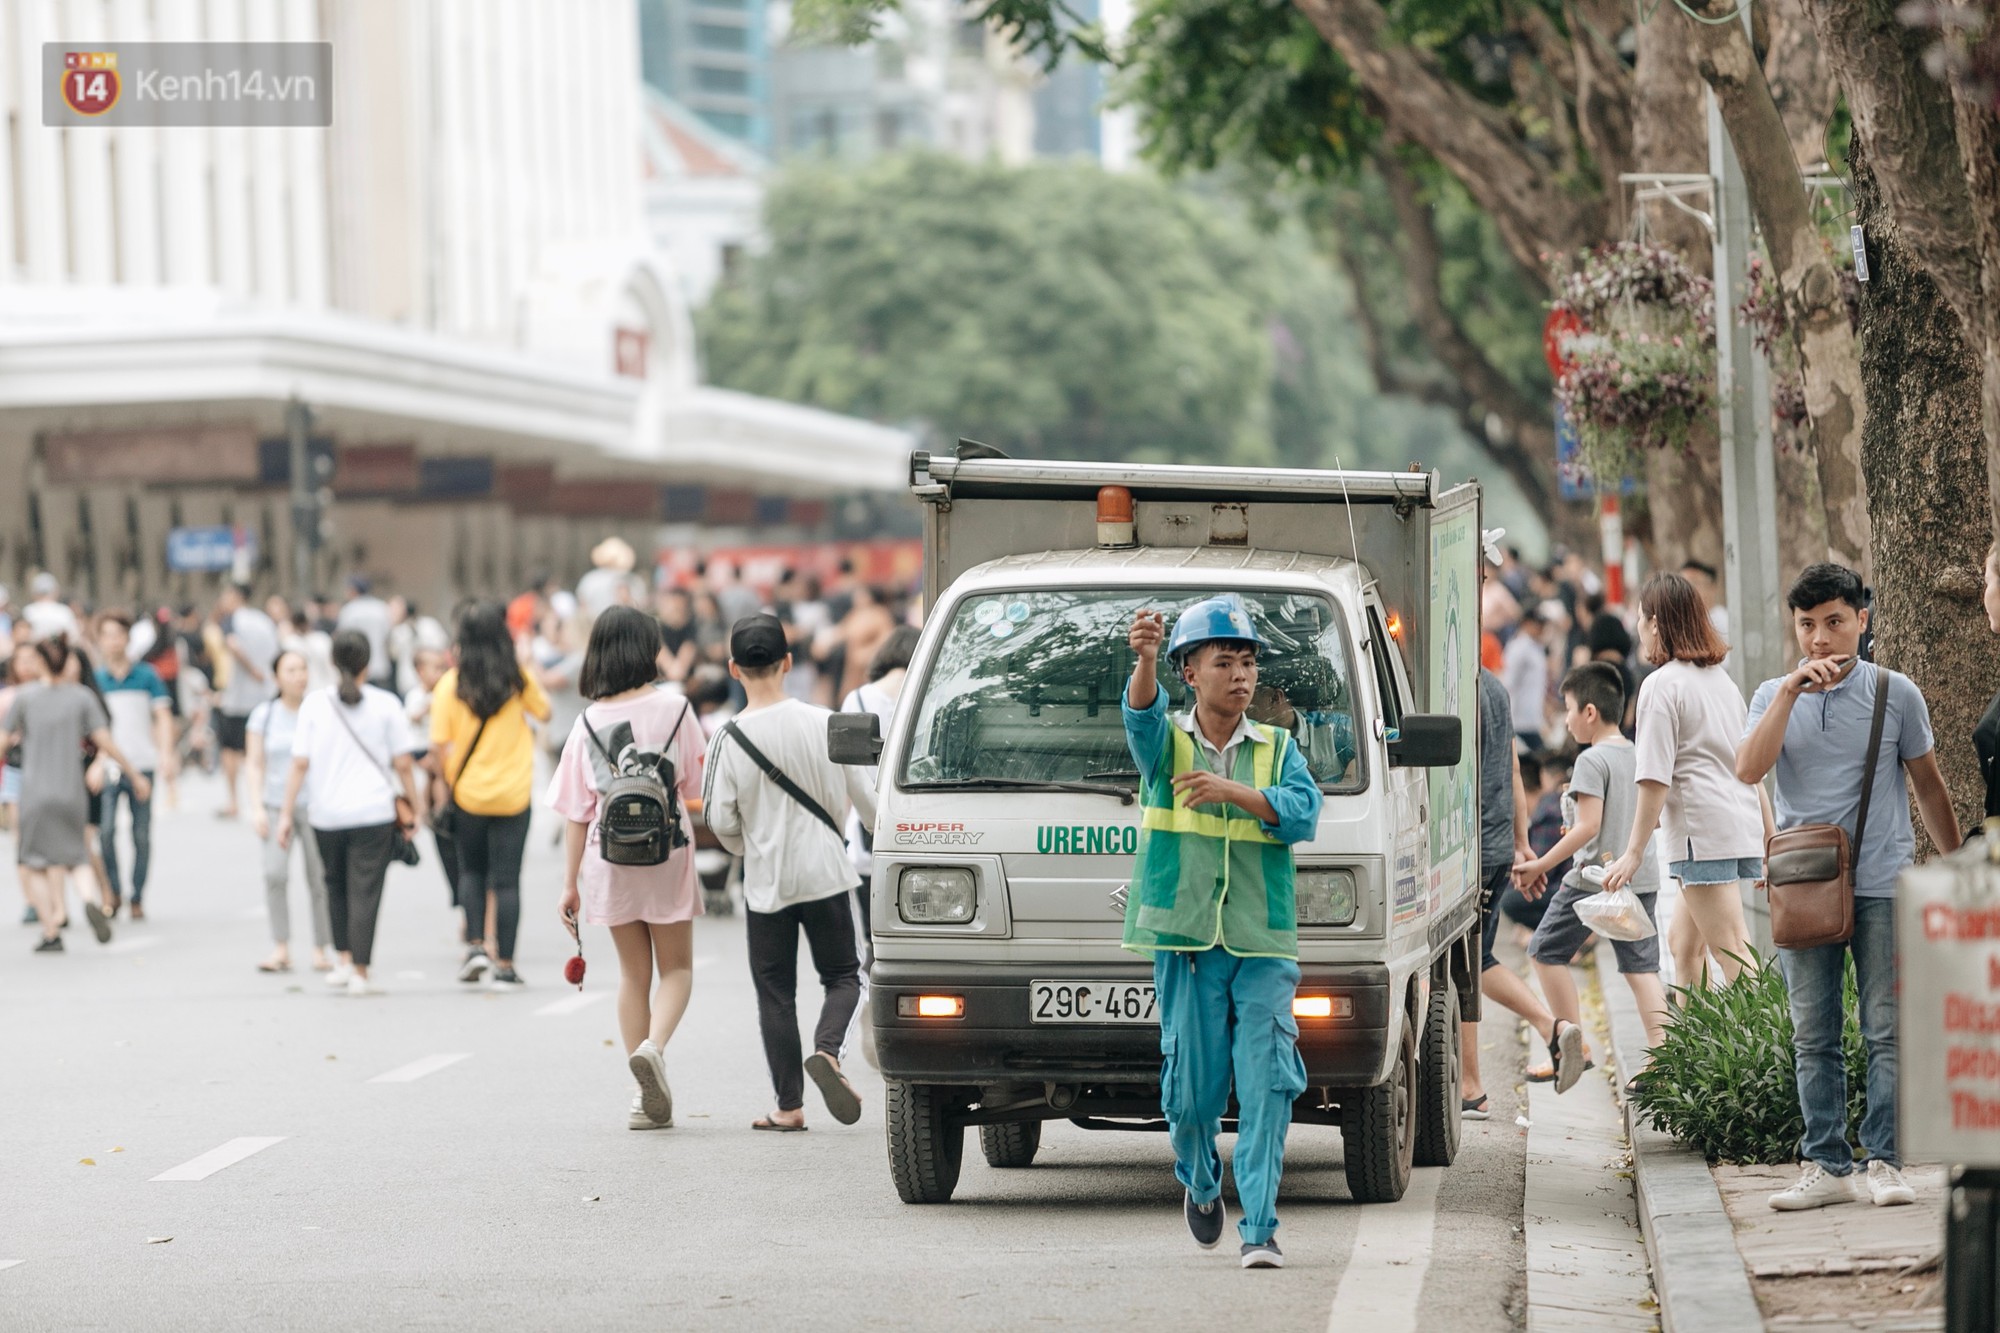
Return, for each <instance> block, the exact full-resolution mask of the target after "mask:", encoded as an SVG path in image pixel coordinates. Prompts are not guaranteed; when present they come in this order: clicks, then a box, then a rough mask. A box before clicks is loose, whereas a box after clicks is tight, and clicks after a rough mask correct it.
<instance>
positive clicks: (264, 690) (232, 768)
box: [215, 583, 278, 819]
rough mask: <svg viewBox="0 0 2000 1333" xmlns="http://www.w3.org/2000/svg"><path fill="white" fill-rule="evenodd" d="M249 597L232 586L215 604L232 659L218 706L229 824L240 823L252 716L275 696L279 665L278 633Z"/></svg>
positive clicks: (244, 590) (217, 727)
mask: <svg viewBox="0 0 2000 1333" xmlns="http://www.w3.org/2000/svg"><path fill="white" fill-rule="evenodd" d="M248 594H249V589H247V588H245V587H244V586H243V585H242V584H240V583H232V584H229V585H228V586H226V587H224V588H223V590H222V595H221V596H220V597H218V598H217V599H216V602H215V622H216V626H217V628H219V629H220V630H221V631H222V642H223V645H224V647H226V648H227V649H228V651H229V659H230V660H229V672H228V675H227V677H226V678H225V679H224V682H223V686H222V690H221V692H220V694H219V695H218V696H217V697H216V701H215V737H216V740H217V741H218V742H219V743H220V744H221V746H222V783H223V790H224V792H225V793H226V799H227V800H228V804H227V805H225V806H223V808H222V809H221V810H220V811H218V812H217V813H218V814H219V815H220V816H221V817H222V818H224V819H234V818H236V813H237V804H236V775H237V773H238V772H240V771H241V769H242V767H243V755H244V752H245V750H246V749H247V748H248V741H247V736H248V729H249V726H250V713H251V711H252V710H253V709H255V708H256V707H257V705H258V704H261V703H263V702H264V701H265V700H266V699H268V698H270V697H271V695H272V694H273V693H274V692H275V687H274V686H273V685H272V683H271V664H272V663H274V662H276V661H277V660H278V627H277V626H276V625H274V624H272V623H271V617H269V616H267V615H265V614H264V613H263V612H262V611H259V610H258V609H257V608H256V607H254V606H251V605H249V604H248Z"/></svg>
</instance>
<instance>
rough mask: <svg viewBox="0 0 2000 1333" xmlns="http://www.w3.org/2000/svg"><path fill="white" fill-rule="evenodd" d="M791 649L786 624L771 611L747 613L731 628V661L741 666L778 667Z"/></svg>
mask: <svg viewBox="0 0 2000 1333" xmlns="http://www.w3.org/2000/svg"><path fill="white" fill-rule="evenodd" d="M791 651H792V646H791V643H790V641H789V640H787V639H786V638H785V627H784V625H783V623H782V622H780V621H779V619H778V618H777V617H776V616H774V615H771V614H769V613H761V614H758V615H754V616H745V617H743V619H741V620H739V621H737V622H736V624H735V625H734V626H732V627H731V628H730V631H729V660H730V661H732V662H734V663H736V665H738V666H742V667H753V668H754V667H767V666H776V665H777V664H778V663H780V662H782V661H784V660H785V654H787V653H789V652H791Z"/></svg>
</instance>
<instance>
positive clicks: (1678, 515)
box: [1632, 11, 1723, 569]
mask: <svg viewBox="0 0 2000 1333" xmlns="http://www.w3.org/2000/svg"><path fill="white" fill-rule="evenodd" d="M1638 39H1639V46H1638V63H1637V65H1636V66H1635V68H1634V70H1633V97H1632V141H1633V147H1634V156H1635V157H1636V158H1637V160H1638V168H1637V169H1638V170H1640V171H1661V172H1703V171H1707V170H1708V136H1707V134H1706V133H1705V132H1703V131H1702V130H1701V129H1700V128H1698V127H1701V126H1704V125H1706V123H1707V121H1706V118H1705V117H1704V116H1703V114H1702V105H1701V75H1700V74H1698V73H1696V71H1695V67H1694V58H1693V54H1692V53H1691V52H1690V51H1689V49H1688V44H1687V43H1686V42H1685V41H1683V40H1682V39H1681V35H1680V32H1679V30H1678V26H1677V25H1676V24H1675V23H1673V22H1672V21H1671V20H1670V18H1669V16H1668V13H1667V12H1666V11H1661V12H1657V13H1655V14H1654V16H1653V17H1652V18H1651V19H1650V20H1648V21H1647V22H1645V23H1642V24H1641V25H1640V26H1639V31H1638ZM1690 127H1697V128H1694V129H1693V131H1692V132H1690ZM1692 202H1695V203H1697V204H1698V203H1699V201H1692ZM1640 208H1641V210H1642V213H1641V220H1642V222H1643V224H1644V227H1645V235H1646V237H1647V239H1649V240H1651V241H1653V242H1654V243H1655V244H1658V245H1664V246H1667V247H1669V248H1671V249H1673V250H1675V251H1676V252H1678V253H1679V254H1680V256H1681V258H1682V259H1684V260H1686V261H1687V265H1688V267H1689V268H1691V269H1693V270H1694V271H1695V272H1696V273H1701V274H1706V273H1708V271H1709V270H1710V268H1711V267H1713V257H1714V256H1713V250H1712V246H1711V242H1710V240H1709V235H1708V229H1707V228H1705V227H1703V226H1702V224H1701V223H1700V222H1699V221H1698V220H1696V219H1695V218H1694V217H1692V216H1691V215H1689V214H1688V213H1685V212H1683V211H1681V210H1680V209H1678V208H1676V207H1674V206H1673V205H1672V204H1671V203H1669V202H1667V201H1666V200H1663V199H1656V200H1651V201H1649V202H1647V203H1645V204H1642V205H1640ZM1721 447H1722V446H1721V441H1720V438H1719V437H1718V436H1717V434H1716V432H1715V431H1714V430H1712V429H1704V430H1696V431H1694V432H1693V433H1692V435H1691V437H1690V439H1689V441H1688V453H1687V454H1686V455H1682V454H1679V453H1676V452H1673V451H1671V450H1657V451H1654V452H1653V453H1652V454H1651V455H1649V456H1648V457H1647V459H1646V509H1647V514H1648V517H1649V519H1650V522H1651V525H1652V540H1651V542H1650V543H1649V547H1648V554H1649V555H1650V557H1651V559H1652V562H1653V566H1654V568H1656V569H1678V568H1680V566H1681V564H1682V563H1683V562H1684V561H1687V560H1690V559H1692V560H1699V561H1701V562H1702V563H1703V564H1706V565H1712V566H1714V567H1715V568H1716V569H1721V568H1722V563H1723V562H1722V454H1721Z"/></svg>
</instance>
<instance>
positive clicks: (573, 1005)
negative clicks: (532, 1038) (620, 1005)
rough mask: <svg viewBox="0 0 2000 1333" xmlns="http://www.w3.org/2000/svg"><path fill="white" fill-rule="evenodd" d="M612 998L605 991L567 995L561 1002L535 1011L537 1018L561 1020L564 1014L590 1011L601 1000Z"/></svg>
mask: <svg viewBox="0 0 2000 1333" xmlns="http://www.w3.org/2000/svg"><path fill="white" fill-rule="evenodd" d="M610 997H611V992H610V991H603V990H587V991H578V992H577V993H576V994H574V995H565V996H563V997H562V998H561V999H560V1000H557V1001H555V1002H554V1003H552V1004H545V1005H543V1006H542V1007H541V1008H539V1009H537V1010H535V1017H536V1018H560V1017H562V1016H563V1015H564V1014H573V1013H575V1012H576V1011H577V1010H579V1009H588V1008H589V1007H590V1006H591V1005H593V1004H596V1003H597V1002H598V1001H599V1000H605V999H609V998H610Z"/></svg>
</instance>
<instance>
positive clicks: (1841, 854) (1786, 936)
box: [1764, 666, 1892, 949]
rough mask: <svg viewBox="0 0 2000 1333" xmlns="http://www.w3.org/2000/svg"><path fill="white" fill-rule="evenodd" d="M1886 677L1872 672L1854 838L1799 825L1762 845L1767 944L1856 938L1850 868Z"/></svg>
mask: <svg viewBox="0 0 2000 1333" xmlns="http://www.w3.org/2000/svg"><path fill="white" fill-rule="evenodd" d="M1891 678H1892V675H1891V673H1890V672H1888V671H1885V670H1883V669H1882V668H1881V667H1879V666H1877V667H1876V668H1875V717H1874V721H1873V722H1871V723H1870V724H1869V729H1868V767H1867V769H1866V770H1864V771H1865V774H1866V776H1864V777H1863V778H1862V779H1861V809H1860V810H1859V812H1858V813H1857V817H1856V819H1855V822H1854V836H1853V838H1852V839H1850V838H1849V837H1848V835H1847V830H1846V829H1844V828H1842V827H1841V826H1840V825H1838V824H1801V825H1799V826H1798V827H1797V828H1788V829H1785V830H1783V831H1782V832H1779V833H1774V834H1772V835H1771V838H1770V840H1769V841H1768V842H1766V843H1765V844H1764V883H1765V885H1766V886H1767V887H1768V888H1769V890H1770V894H1771V940H1772V942H1773V943H1774V944H1776V945H1778V946H1779V947H1780V948H1783V949H1813V948H1817V947H1819V946H1820V945H1822V944H1844V943H1846V942H1847V941H1848V940H1849V939H1852V938H1853V936H1854V869H1855V867H1856V866H1857V865H1859V864H1860V858H1861V842H1862V837H1863V835H1864V834H1865V833H1866V832H1867V831H1868V804H1869V798H1870V797H1872V796H1873V795H1874V794H1875V765H1876V763H1877V761H1878V760H1879V759H1880V758H1881V754H1882V722H1883V718H1884V717H1885V716H1886V715H1887V713H1888V711H1889V682H1890V679H1891Z"/></svg>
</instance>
